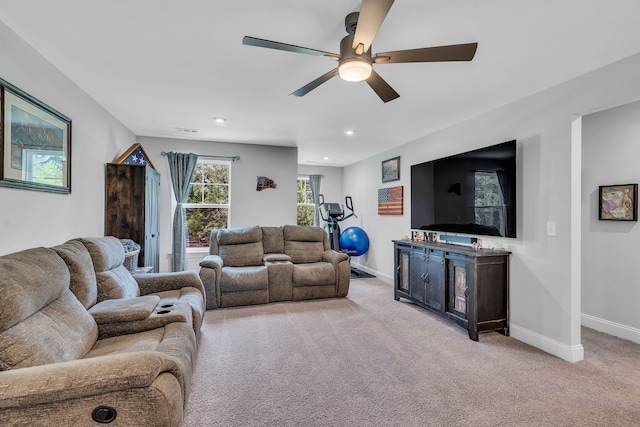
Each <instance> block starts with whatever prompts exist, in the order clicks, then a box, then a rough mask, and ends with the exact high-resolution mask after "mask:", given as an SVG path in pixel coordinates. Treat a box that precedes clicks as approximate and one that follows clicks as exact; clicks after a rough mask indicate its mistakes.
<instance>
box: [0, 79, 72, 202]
mask: <svg viewBox="0 0 640 427" xmlns="http://www.w3.org/2000/svg"><path fill="white" fill-rule="evenodd" d="M0 117H1V118H2V120H1V121H0V157H1V158H2V161H1V162H0V186H2V187H12V188H22V189H25V190H37V191H46V192H50V193H62V194H69V193H71V119H69V118H68V117H66V116H65V115H63V114H61V113H59V112H58V111H56V110H54V109H53V108H51V107H49V106H48V105H46V104H44V103H43V102H41V101H38V100H37V99H35V98H34V97H32V96H31V95H29V94H28V93H26V92H24V91H22V90H20V89H18V88H17V87H15V86H13V85H11V84H10V83H8V82H5V81H4V80H2V79H0Z"/></svg>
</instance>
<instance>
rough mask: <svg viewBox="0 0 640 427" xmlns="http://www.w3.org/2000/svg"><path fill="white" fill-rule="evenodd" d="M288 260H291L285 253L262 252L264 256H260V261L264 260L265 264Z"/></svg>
mask: <svg viewBox="0 0 640 427" xmlns="http://www.w3.org/2000/svg"><path fill="white" fill-rule="evenodd" d="M287 261H288V262H290V261H291V257H290V256H289V255H286V254H276V253H273V254H264V256H263V257H262V262H264V263H265V264H267V263H268V262H287Z"/></svg>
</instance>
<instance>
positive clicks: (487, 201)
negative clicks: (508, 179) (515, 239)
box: [474, 171, 506, 236]
mask: <svg viewBox="0 0 640 427" xmlns="http://www.w3.org/2000/svg"><path fill="white" fill-rule="evenodd" d="M474 208H475V221H476V224H481V225H487V226H493V227H495V228H496V230H498V231H499V233H500V235H501V236H504V235H505V212H506V206H505V204H504V197H503V195H502V189H501V187H500V180H499V179H498V174H497V173H496V172H495V171H489V172H485V171H476V173H475V203H474Z"/></svg>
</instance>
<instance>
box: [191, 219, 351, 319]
mask: <svg viewBox="0 0 640 427" xmlns="http://www.w3.org/2000/svg"><path fill="white" fill-rule="evenodd" d="M209 253H210V255H209V256H207V257H205V258H204V259H203V260H202V261H201V262H200V267H201V268H200V278H201V279H202V282H203V284H204V287H205V292H206V296H207V302H206V305H207V310H209V309H214V308H220V307H233V306H239V305H251V304H266V303H269V302H276V301H298V300H307V299H315V298H334V297H346V296H347V293H348V292H349V280H350V274H351V270H350V267H349V259H348V256H347V255H346V254H344V253H341V252H336V251H334V250H331V249H330V248H329V240H328V237H327V233H326V232H325V231H324V229H322V228H320V227H304V226H298V225H285V226H281V227H260V226H252V227H246V228H225V229H217V230H212V231H211V239H210V241H209Z"/></svg>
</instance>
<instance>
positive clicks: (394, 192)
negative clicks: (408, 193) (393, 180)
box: [378, 185, 404, 215]
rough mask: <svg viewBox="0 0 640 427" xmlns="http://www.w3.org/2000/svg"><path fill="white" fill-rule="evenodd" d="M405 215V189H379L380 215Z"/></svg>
mask: <svg viewBox="0 0 640 427" xmlns="http://www.w3.org/2000/svg"><path fill="white" fill-rule="evenodd" d="M403 213H404V187H403V186H402V185H399V186H397V187H388V188H380V189H378V215H402V214H403Z"/></svg>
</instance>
